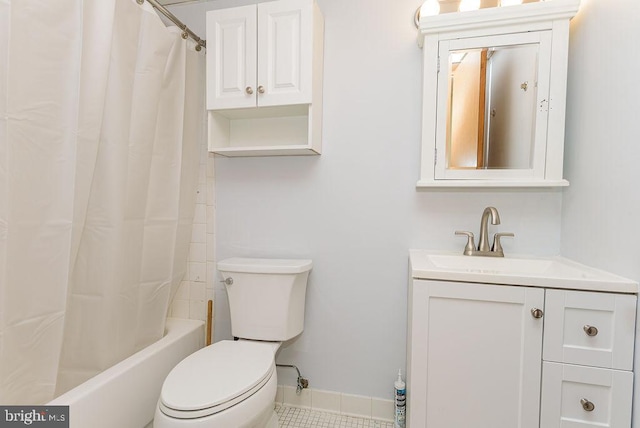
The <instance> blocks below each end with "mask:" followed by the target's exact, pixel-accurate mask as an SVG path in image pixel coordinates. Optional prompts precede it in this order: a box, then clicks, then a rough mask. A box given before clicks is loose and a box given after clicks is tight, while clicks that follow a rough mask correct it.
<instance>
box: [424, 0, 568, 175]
mask: <svg viewBox="0 0 640 428" xmlns="http://www.w3.org/2000/svg"><path fill="white" fill-rule="evenodd" d="M579 4H580V1H579V0H554V1H553V2H533V3H526V4H522V5H517V6H509V7H493V8H483V9H479V10H474V11H466V12H456V13H443V14H439V15H434V16H422V17H420V22H419V30H420V35H419V40H418V43H419V45H420V46H421V47H422V48H423V58H424V61H423V88H422V90H423V95H422V100H423V101H422V155H421V172H420V180H419V181H418V183H417V187H548V186H566V185H568V184H569V183H568V182H567V181H566V180H564V179H563V170H562V168H563V150H564V122H565V110H566V85H567V58H568V48H569V20H570V19H571V18H572V17H573V16H574V15H575V14H576V12H577V10H578V7H579ZM469 68H473V70H475V72H474V73H469V72H468V70H469ZM463 71H464V73H463ZM454 94H456V95H454Z"/></svg>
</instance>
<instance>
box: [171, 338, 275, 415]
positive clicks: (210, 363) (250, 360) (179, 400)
mask: <svg viewBox="0 0 640 428" xmlns="http://www.w3.org/2000/svg"><path fill="white" fill-rule="evenodd" d="M277 345H279V344H277V343H269V342H251V341H235V342H234V341H229V340H225V341H221V342H217V343H215V344H213V345H211V346H208V347H206V348H203V349H201V350H199V351H197V352H195V353H193V354H191V355H190V356H188V357H187V358H185V359H184V360H182V361H181V362H180V363H178V365H177V366H176V367H175V368H174V369H173V370H172V371H171V372H170V373H169V375H168V376H167V378H166V379H165V381H164V384H163V385H162V392H161V394H160V402H159V408H160V410H161V411H162V413H164V414H165V415H167V416H169V417H173V418H178V419H193V418H201V417H205V416H209V415H212V414H214V413H218V412H221V411H223V410H225V409H228V408H230V407H232V406H234V405H236V404H237V403H240V402H241V401H243V400H245V399H246V398H247V397H250V396H251V395H253V394H254V393H255V392H256V391H258V390H260V388H262V387H263V386H264V385H265V384H266V383H267V382H268V381H269V379H270V378H271V376H272V375H273V373H274V371H275V362H274V354H275V349H277Z"/></svg>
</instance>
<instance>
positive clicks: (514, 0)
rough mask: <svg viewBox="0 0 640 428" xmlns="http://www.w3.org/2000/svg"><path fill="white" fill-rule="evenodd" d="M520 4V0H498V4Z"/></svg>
mask: <svg viewBox="0 0 640 428" xmlns="http://www.w3.org/2000/svg"><path fill="white" fill-rule="evenodd" d="M518 4H522V0H500V6H515V5H518Z"/></svg>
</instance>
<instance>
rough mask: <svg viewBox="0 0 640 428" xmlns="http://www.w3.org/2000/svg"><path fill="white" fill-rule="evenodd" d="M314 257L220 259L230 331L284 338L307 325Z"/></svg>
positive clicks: (257, 337)
mask: <svg viewBox="0 0 640 428" xmlns="http://www.w3.org/2000/svg"><path fill="white" fill-rule="evenodd" d="M312 265H313V263H312V262H311V260H291V259H248V258H231V259H225V260H222V261H220V262H218V271H219V272H220V273H221V274H222V277H223V279H224V280H225V287H226V289H227V295H228V297H229V310H230V313H231V333H232V334H233V336H235V337H239V338H243V339H253V340H270V341H285V340H289V339H291V338H293V337H295V336H297V335H298V334H300V333H302V330H303V329H304V305H305V297H306V293H307V278H308V277H309V271H310V270H311V267H312Z"/></svg>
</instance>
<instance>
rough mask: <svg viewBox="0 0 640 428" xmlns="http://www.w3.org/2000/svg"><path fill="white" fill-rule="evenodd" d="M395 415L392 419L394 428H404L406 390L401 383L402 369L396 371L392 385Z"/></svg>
mask: <svg viewBox="0 0 640 428" xmlns="http://www.w3.org/2000/svg"><path fill="white" fill-rule="evenodd" d="M393 386H394V390H395V391H394V392H395V393H394V397H395V400H394V401H395V408H396V413H395V417H394V427H395V428H405V424H406V418H407V389H406V386H405V384H404V382H403V381H402V369H400V370H398V379H397V380H396V381H395V383H394V384H393Z"/></svg>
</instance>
